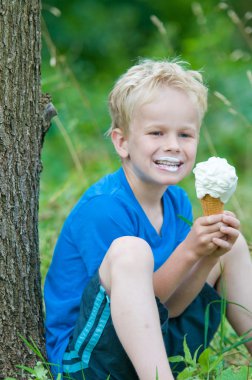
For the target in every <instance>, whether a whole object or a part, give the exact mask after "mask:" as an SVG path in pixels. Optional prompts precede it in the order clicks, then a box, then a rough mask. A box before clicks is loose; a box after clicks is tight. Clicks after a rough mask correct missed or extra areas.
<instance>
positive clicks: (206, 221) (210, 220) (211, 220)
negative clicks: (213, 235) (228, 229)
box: [199, 214, 223, 226]
mask: <svg viewBox="0 0 252 380" xmlns="http://www.w3.org/2000/svg"><path fill="white" fill-rule="evenodd" d="M222 219H223V214H215V215H209V216H202V217H201V218H199V220H200V224H201V225H202V226H210V225H213V224H216V223H219V222H221V221H222Z"/></svg>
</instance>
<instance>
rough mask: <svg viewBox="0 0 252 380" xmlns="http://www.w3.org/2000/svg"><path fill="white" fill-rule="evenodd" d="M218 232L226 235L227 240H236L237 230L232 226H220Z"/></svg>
mask: <svg viewBox="0 0 252 380" xmlns="http://www.w3.org/2000/svg"><path fill="white" fill-rule="evenodd" d="M220 232H222V233H223V234H224V235H226V236H227V237H228V240H230V239H231V240H232V241H233V240H236V239H237V238H238V236H239V234H240V233H239V231H238V230H237V229H235V228H232V227H227V226H222V227H221V228H220Z"/></svg>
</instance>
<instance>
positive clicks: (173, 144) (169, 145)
mask: <svg viewBox="0 0 252 380" xmlns="http://www.w3.org/2000/svg"><path fill="white" fill-rule="evenodd" d="M163 149H164V151H168V152H179V151H180V145H179V140H178V136H177V134H175V133H169V134H168V135H167V136H166V139H165V141H164V146H163Z"/></svg>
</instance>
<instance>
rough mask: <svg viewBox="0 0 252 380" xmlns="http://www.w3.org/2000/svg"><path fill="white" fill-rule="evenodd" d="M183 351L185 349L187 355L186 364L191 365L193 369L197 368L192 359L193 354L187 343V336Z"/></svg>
mask: <svg viewBox="0 0 252 380" xmlns="http://www.w3.org/2000/svg"><path fill="white" fill-rule="evenodd" d="M183 349H184V353H185V361H186V363H188V364H191V365H192V366H193V367H195V366H196V363H195V362H194V361H193V359H192V355H191V352H190V350H189V347H188V345H187V342H186V335H185V336H184V341H183Z"/></svg>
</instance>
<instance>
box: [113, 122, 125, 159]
mask: <svg viewBox="0 0 252 380" xmlns="http://www.w3.org/2000/svg"><path fill="white" fill-rule="evenodd" d="M111 140H112V142H113V144H114V147H115V150H116V151H117V153H118V154H119V156H120V157H121V158H127V157H128V155H129V152H128V139H127V137H125V136H124V133H123V131H122V130H121V129H120V128H115V129H113V130H112V132H111Z"/></svg>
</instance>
